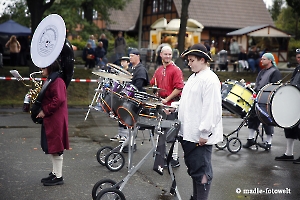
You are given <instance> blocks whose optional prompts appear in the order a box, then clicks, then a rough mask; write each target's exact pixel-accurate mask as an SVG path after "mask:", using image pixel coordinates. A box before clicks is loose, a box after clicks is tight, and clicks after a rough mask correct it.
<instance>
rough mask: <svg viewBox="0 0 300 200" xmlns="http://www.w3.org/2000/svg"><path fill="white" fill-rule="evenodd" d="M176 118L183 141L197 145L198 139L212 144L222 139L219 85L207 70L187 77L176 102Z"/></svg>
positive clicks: (212, 74) (213, 74) (217, 80)
mask: <svg viewBox="0 0 300 200" xmlns="http://www.w3.org/2000/svg"><path fill="white" fill-rule="evenodd" d="M178 119H179V120H180V122H181V127H180V132H179V136H182V137H183V139H184V140H186V141H190V142H194V143H199V140H200V137H201V138H204V139H208V141H207V143H206V144H207V145H212V144H216V143H218V142H221V141H222V140H223V125H222V98H221V83H220V80H219V78H218V76H217V75H216V74H215V73H214V72H212V71H211V70H210V69H209V68H207V69H205V70H202V71H200V72H199V73H197V74H195V73H194V74H192V75H191V76H190V77H189V78H188V80H187V82H186V84H185V86H184V88H183V90H182V95H181V99H180V102H179V108H178Z"/></svg>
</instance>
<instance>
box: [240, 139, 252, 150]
mask: <svg viewBox="0 0 300 200" xmlns="http://www.w3.org/2000/svg"><path fill="white" fill-rule="evenodd" d="M254 144H255V141H254V139H247V143H246V144H244V145H243V147H244V148H247V149H249V148H250V147H251V146H252V145H254Z"/></svg>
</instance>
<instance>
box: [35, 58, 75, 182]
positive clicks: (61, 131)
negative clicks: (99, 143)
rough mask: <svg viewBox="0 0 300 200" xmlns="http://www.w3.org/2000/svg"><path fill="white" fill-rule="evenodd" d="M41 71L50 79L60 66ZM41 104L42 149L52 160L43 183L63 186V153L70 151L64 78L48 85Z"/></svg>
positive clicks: (55, 63) (52, 66) (56, 65)
mask: <svg viewBox="0 0 300 200" xmlns="http://www.w3.org/2000/svg"><path fill="white" fill-rule="evenodd" d="M41 70H42V75H43V76H45V77H48V76H50V75H51V74H52V73H58V71H59V64H58V62H54V63H53V64H51V65H50V66H48V67H45V68H42V69H41ZM41 103H42V107H41V108H42V109H41V111H40V112H39V114H38V115H37V118H42V119H43V123H42V128H41V147H42V149H43V151H44V152H45V154H48V155H50V158H51V160H52V171H51V173H50V174H49V176H48V177H46V178H43V179H42V180H41V182H42V183H43V184H44V186H54V185H62V184H64V180H63V176H62V167H63V153H64V150H65V149H66V150H67V149H69V138H68V108H67V91H66V84H65V82H64V80H63V79H62V78H60V77H58V78H56V79H55V80H54V81H53V82H51V83H50V84H49V85H48V87H47V89H46V91H45V95H44V97H43V99H42V102H41Z"/></svg>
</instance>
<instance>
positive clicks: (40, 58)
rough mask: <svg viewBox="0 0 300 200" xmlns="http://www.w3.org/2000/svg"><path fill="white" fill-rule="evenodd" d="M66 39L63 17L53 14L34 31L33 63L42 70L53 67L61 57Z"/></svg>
mask: <svg viewBox="0 0 300 200" xmlns="http://www.w3.org/2000/svg"><path fill="white" fill-rule="evenodd" d="M65 38H66V26H65V22H64V20H63V19H62V17H61V16H59V15H57V14H51V15H49V16H47V17H46V18H44V19H43V20H42V21H41V22H40V23H39V25H38V27H37V28H36V30H35V31H34V34H33V37H32V41H31V46H30V53H31V59H32V61H33V63H34V64H35V65H36V66H37V67H40V68H45V67H48V66H49V65H51V64H52V63H53V62H54V61H55V60H56V59H57V57H58V56H59V54H60V52H61V50H62V48H63V46H64V42H65Z"/></svg>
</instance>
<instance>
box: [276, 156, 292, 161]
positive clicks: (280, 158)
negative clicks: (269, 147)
mask: <svg viewBox="0 0 300 200" xmlns="http://www.w3.org/2000/svg"><path fill="white" fill-rule="evenodd" d="M275 160H277V161H293V160H294V156H293V155H292V156H287V155H285V154H283V155H282V156H278V157H275Z"/></svg>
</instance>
